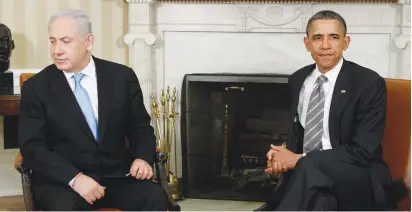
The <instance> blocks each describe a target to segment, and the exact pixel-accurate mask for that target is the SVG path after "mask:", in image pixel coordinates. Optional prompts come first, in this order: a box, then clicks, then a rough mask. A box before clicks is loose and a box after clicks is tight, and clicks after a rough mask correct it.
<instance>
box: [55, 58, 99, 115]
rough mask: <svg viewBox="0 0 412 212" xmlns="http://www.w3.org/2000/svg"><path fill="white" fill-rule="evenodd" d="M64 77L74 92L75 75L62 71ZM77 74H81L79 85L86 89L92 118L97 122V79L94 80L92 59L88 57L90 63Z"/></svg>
mask: <svg viewBox="0 0 412 212" xmlns="http://www.w3.org/2000/svg"><path fill="white" fill-rule="evenodd" d="M63 73H64V75H65V76H66V78H67V81H68V82H69V85H70V88H71V89H72V91H73V92H74V88H75V87H74V86H75V81H74V78H72V76H73V75H74V74H75V73H71V72H66V71H63ZM79 73H83V74H84V77H83V78H82V80H81V81H80V85H81V86H82V87H83V88H84V89H86V91H87V94H88V95H89V98H90V101H91V102H92V107H93V112H94V116H95V117H96V120H97V121H99V113H98V111H99V101H98V98H97V79H96V67H95V65H94V61H93V58H92V57H90V62H89V64H87V66H86V67H85V68H84V69H83V70H82V71H81V72H79Z"/></svg>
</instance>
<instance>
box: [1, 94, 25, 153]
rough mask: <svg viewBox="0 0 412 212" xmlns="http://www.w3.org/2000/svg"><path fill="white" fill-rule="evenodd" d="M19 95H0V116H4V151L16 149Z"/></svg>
mask: <svg viewBox="0 0 412 212" xmlns="http://www.w3.org/2000/svg"><path fill="white" fill-rule="evenodd" d="M19 114H20V95H0V116H4V119H3V120H4V122H3V129H4V144H3V147H0V148H4V149H16V148H18V140H17V139H18V138H17V136H18V126H19Z"/></svg>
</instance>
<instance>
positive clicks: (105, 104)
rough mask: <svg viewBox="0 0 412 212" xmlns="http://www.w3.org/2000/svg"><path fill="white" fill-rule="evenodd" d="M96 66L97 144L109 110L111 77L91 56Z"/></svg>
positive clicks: (99, 62)
mask: <svg viewBox="0 0 412 212" xmlns="http://www.w3.org/2000/svg"><path fill="white" fill-rule="evenodd" d="M93 60H94V62H95V66H96V78H97V93H98V94H97V95H98V101H99V144H100V143H101V142H102V141H103V137H104V133H105V132H106V125H107V116H108V111H109V100H110V94H111V90H112V85H113V81H112V77H111V75H110V71H108V70H107V69H106V68H105V67H104V64H103V61H101V60H100V59H98V58H95V57H93Z"/></svg>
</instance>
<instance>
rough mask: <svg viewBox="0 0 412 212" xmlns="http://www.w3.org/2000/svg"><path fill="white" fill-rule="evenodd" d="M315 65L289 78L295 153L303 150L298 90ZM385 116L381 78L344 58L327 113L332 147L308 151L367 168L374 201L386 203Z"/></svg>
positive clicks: (291, 141)
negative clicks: (328, 112)
mask: <svg viewBox="0 0 412 212" xmlns="http://www.w3.org/2000/svg"><path fill="white" fill-rule="evenodd" d="M315 66H316V65H315V64H312V65H309V66H306V67H304V68H302V69H300V70H298V71H297V72H295V73H293V74H292V75H291V76H290V77H289V83H290V85H291V87H292V97H293V99H292V101H291V102H292V106H291V116H290V120H292V121H291V126H290V128H289V129H291V132H290V136H289V139H288V142H287V148H288V149H290V150H291V151H293V152H295V153H302V151H303V135H304V129H303V128H302V125H301V124H300V122H299V116H298V113H297V106H298V101H299V93H300V90H301V88H302V85H303V83H304V81H305V79H306V77H307V76H308V75H309V74H310V73H311V72H312V71H313V70H314V69H315ZM385 117H386V85H385V81H384V79H383V78H382V77H380V76H379V75H378V74H377V73H376V72H374V71H372V70H370V69H367V68H365V67H362V66H360V65H358V64H356V63H353V62H350V61H347V60H344V61H343V65H342V69H341V71H340V73H339V75H338V78H337V80H336V84H335V88H334V91H333V96H332V102H331V108H330V114H329V134H330V142H331V145H332V150H329V151H322V152H318V151H317V152H310V153H308V154H318V155H317V156H318V157H320V158H321V160H330V161H333V160H339V161H340V162H344V163H347V164H354V165H357V166H363V167H365V168H367V169H369V170H370V173H371V180H372V183H373V186H374V188H373V189H374V191H375V192H374V195H375V200H376V201H377V204H384V203H385V201H386V200H385V189H387V186H388V185H387V184H388V183H389V182H390V180H391V179H390V174H389V169H388V167H387V166H386V165H385V164H384V162H383V159H382V145H381V142H382V136H383V131H384V127H385ZM337 168H339V167H337Z"/></svg>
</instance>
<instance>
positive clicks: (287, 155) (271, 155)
mask: <svg viewBox="0 0 412 212" xmlns="http://www.w3.org/2000/svg"><path fill="white" fill-rule="evenodd" d="M302 156H303V155H302V154H295V153H293V152H292V151H290V150H288V149H287V148H286V144H283V145H281V146H275V145H273V144H271V145H270V150H269V152H268V153H267V154H266V157H267V168H266V169H265V172H266V173H268V174H270V175H281V174H283V173H285V172H287V171H288V170H291V169H294V168H295V166H296V163H297V162H298V160H299V159H300V158H301V157H302Z"/></svg>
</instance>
